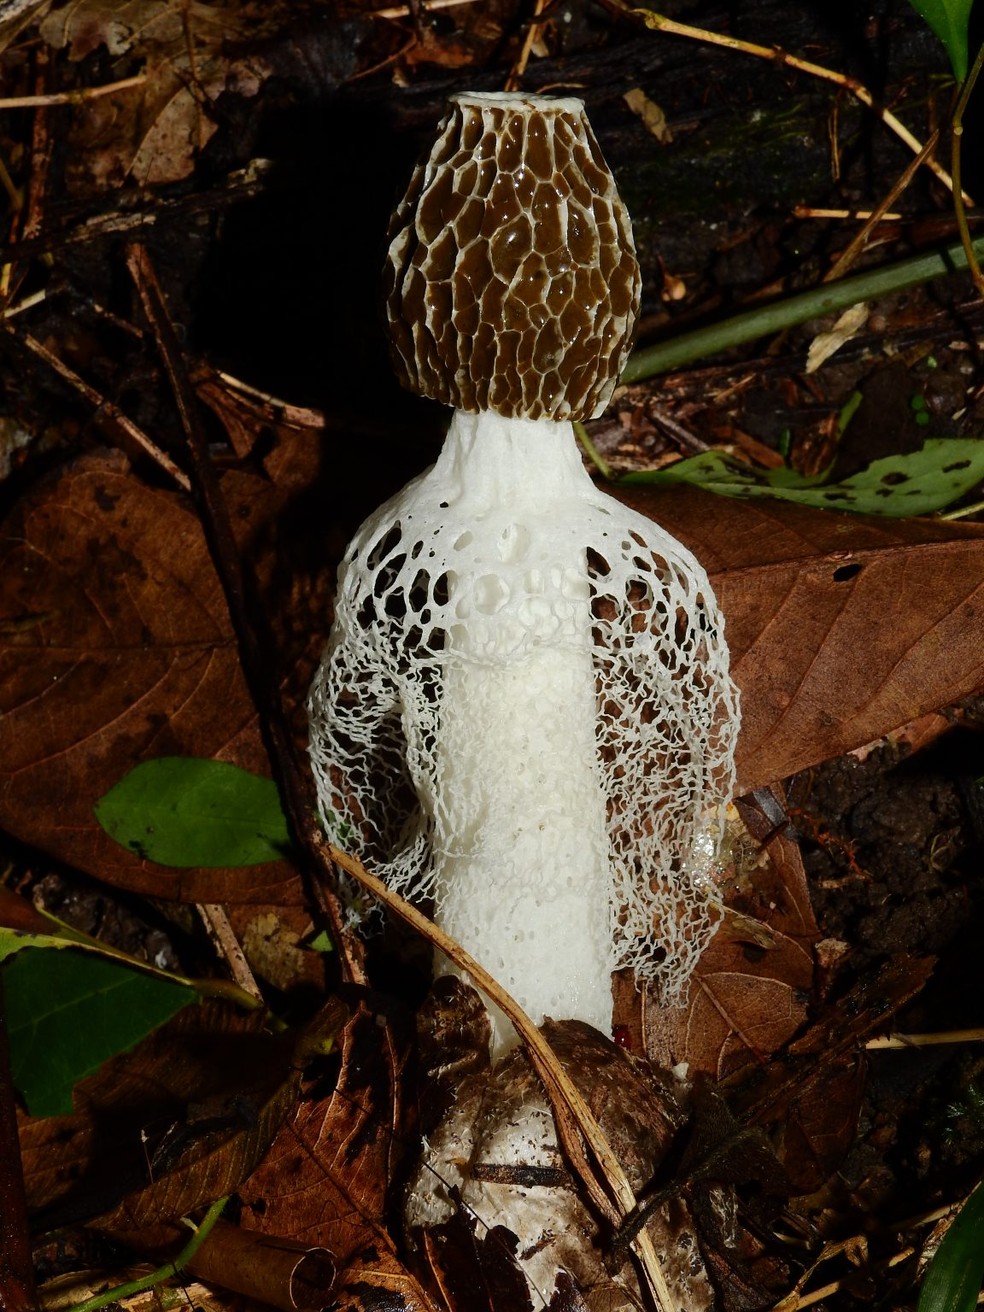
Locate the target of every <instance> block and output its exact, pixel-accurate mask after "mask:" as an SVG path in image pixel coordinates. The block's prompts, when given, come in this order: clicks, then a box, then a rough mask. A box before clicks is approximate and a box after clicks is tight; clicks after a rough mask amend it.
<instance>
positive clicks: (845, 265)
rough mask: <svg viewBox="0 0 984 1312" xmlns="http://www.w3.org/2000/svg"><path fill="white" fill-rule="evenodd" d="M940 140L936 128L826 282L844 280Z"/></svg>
mask: <svg viewBox="0 0 984 1312" xmlns="http://www.w3.org/2000/svg"><path fill="white" fill-rule="evenodd" d="M939 139H940V130H939V128H934V130H933V131H932V132H931V133H930V135H929V137H928V138H927V140H926V143H925V145H924V146H923V148H922V149H921V150H920V152H919V154H918V155H916V156H915V157H914V158H913V159H911V160H910V161H909V163H908V164H907V165H906V167H905V169H904V170H903V171H902V173H901V174H900V176H899V177H898V178H897V179H896V182H895V185H894V186H893V187H892V188H891V190H890V191H889V192H888V194H887V195H886V196H884V197H883V198H882V200H881V202H880V204H879V205H878V206H877V207H876V208H875V209H873V210H872V211H871V213H870V214H869V215H868V217H867V218H866V220H865V222H864V225H863V226H862V227H861V228H860V229H859V230H858V232H857V233H856V234H855V236H854V238H853V239H852V241H851V242H850V244H849V245H848V247H847V249H846V250H844V251H842V252H841V254H840V255H839V256H838V257H837V260H836V261H835V263H834V265H833V267H832V268H831V269H829V270H828V271H827V273H826V274H824V278H823V281H824V282H836V281H837V279H838V278H842V277H843V276H844V274H845V273H847V271H848V269H849V268H850V267H851V265H852V264H853V263H854V261H855V260H856V259H857V258H858V256H859V255H860V254H861V252H862V251H863V250H864V247H865V243H866V242H867V240H868V236H869V234H870V233H871V231H872V229H873V228H875V227H876V226H877V225H878V224H879V223H881V221H882V219H884V218H885V217H886V216H887V214H888V211H889V208H890V207H891V206H892V205H893V204H894V203H895V201H896V199H897V198H898V197H899V196H901V194H902V193H903V191H905V189H906V187H908V185H909V183H910V182H911V181H912V179H913V178H914V177H915V175H916V172H917V170H918V169H919V167H920V165H921V164H923V163H924V162H925V160H926V159H927V158H928V156H929V154H930V153H931V152H932V151H933V150H935V149H936V143H937V142H938V141H939ZM953 199H954V204H956V201H957V197H956V194H954V198H953Z"/></svg>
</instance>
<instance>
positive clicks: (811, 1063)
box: [725, 955, 933, 1193]
mask: <svg viewBox="0 0 984 1312" xmlns="http://www.w3.org/2000/svg"><path fill="white" fill-rule="evenodd" d="M932 969H933V962H932V960H930V959H925V958H924V959H915V958H911V957H906V956H904V955H900V956H897V957H894V958H892V959H891V960H890V961H887V962H885V964H884V965H882V966H881V967H880V968H879V970H878V971H877V972H875V973H873V974H871V975H868V976H866V977H864V978H862V979H861V980H859V982H858V983H857V984H856V985H855V986H854V988H852V989H851V991H850V992H849V993H848V994H847V995H846V996H845V997H843V998H841V999H840V1000H839V1001H838V1002H837V1003H836V1004H832V1005H830V1006H828V1007H827V1008H826V1009H825V1010H824V1012H823V1013H822V1014H821V1015H820V1016H819V1017H818V1019H817V1020H816V1021H815V1022H814V1023H813V1024H812V1025H811V1026H810V1027H809V1028H808V1029H807V1030H806V1031H805V1032H804V1033H803V1034H802V1035H801V1036H800V1037H799V1038H798V1039H796V1040H795V1042H793V1043H792V1044H790V1046H789V1048H788V1049H787V1051H786V1053H785V1059H784V1060H783V1061H781V1062H769V1063H766V1064H764V1065H761V1066H759V1067H757V1068H756V1069H754V1070H752V1071H751V1072H745V1073H743V1074H739V1075H738V1076H736V1077H734V1079H733V1080H732V1081H731V1083H733V1084H734V1085H735V1088H734V1089H733V1091H732V1092H731V1093H730V1095H729V1105H730V1107H731V1109H732V1111H733V1112H734V1114H735V1115H736V1117H737V1118H738V1119H739V1120H740V1121H741V1122H742V1123H743V1124H747V1125H752V1126H761V1127H763V1128H764V1129H767V1130H769V1132H770V1137H771V1139H772V1142H773V1143H774V1145H775V1147H776V1149H777V1152H778V1155H779V1159H780V1161H781V1162H782V1165H783V1167H784V1169H785V1171H786V1173H787V1175H788V1176H789V1179H790V1183H791V1185H792V1188H793V1191H794V1192H795V1193H809V1192H810V1191H812V1190H814V1189H816V1188H818V1187H819V1185H820V1184H821V1183H822V1182H823V1181H824V1180H825V1179H826V1178H827V1177H828V1176H829V1175H830V1172H831V1171H832V1170H834V1169H835V1168H836V1166H837V1164H838V1162H839V1161H840V1159H841V1158H842V1157H843V1154H844V1152H845V1151H846V1150H847V1148H848V1147H849V1145H850V1143H851V1141H852V1139H853V1137H854V1134H855V1132H856V1128H857V1115H858V1108H859V1105H860V1097H861V1091H862V1087H863V1083H864V1067H865V1059H864V1051H863V1048H864V1043H865V1040H866V1039H868V1038H869V1037H870V1036H871V1035H872V1034H873V1033H876V1032H878V1031H881V1030H884V1029H886V1028H888V1026H889V1025H890V1022H891V1018H892V1017H893V1016H894V1015H895V1014H896V1012H898V1011H899V1009H900V1008H901V1007H903V1006H905V1004H906V1003H907V1002H908V1001H910V999H912V998H913V997H915V996H916V994H917V993H919V992H920V990H921V989H922V988H923V987H924V986H925V984H926V981H927V979H928V978H929V975H930V973H931V971H932ZM725 1092H726V1093H727V1088H726V1090H725Z"/></svg>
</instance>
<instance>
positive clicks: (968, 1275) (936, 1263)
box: [917, 1185, 984, 1312]
mask: <svg viewBox="0 0 984 1312" xmlns="http://www.w3.org/2000/svg"><path fill="white" fill-rule="evenodd" d="M982 1281H984V1185H978V1186H977V1188H976V1189H975V1190H974V1192H973V1193H972V1194H971V1195H970V1197H969V1198H968V1199H967V1201H966V1202H965V1203H964V1205H963V1207H962V1208H961V1209H960V1211H959V1212H958V1213H957V1215H956V1217H955V1219H954V1220H953V1223H952V1224H951V1226H950V1228H949V1230H948V1231H947V1232H946V1234H945V1235H944V1236H943V1238H942V1240H941V1241H940V1246H939V1248H938V1249H937V1250H936V1254H935V1256H934V1257H933V1260H932V1261H931V1262H930V1264H929V1266H928V1267H927V1268H926V1275H925V1277H924V1278H923V1283H922V1289H921V1290H920V1291H919V1304H918V1308H917V1312H974V1308H976V1306H977V1296H978V1294H979V1293H980V1292H981V1283H982Z"/></svg>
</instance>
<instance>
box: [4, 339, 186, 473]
mask: <svg viewBox="0 0 984 1312" xmlns="http://www.w3.org/2000/svg"><path fill="white" fill-rule="evenodd" d="M0 331H3V332H6V333H7V334H8V335H9V336H10V337H11V338H13V340H14V341H16V342H20V343H21V344H22V345H23V346H26V347H27V349H28V350H29V351H32V352H33V353H34V354H35V355H36V356H37V357H38V358H39V359H41V360H43V361H44V362H45V364H46V365H48V366H49V367H50V368H51V369H53V370H54V371H55V373H56V374H58V376H59V378H63V379H64V380H65V382H66V383H68V384H69V386H70V387H72V388H73V389H74V390H75V391H76V392H78V394H79V395H80V396H81V397H83V398H84V399H85V400H86V401H88V402H89V404H90V405H92V406H93V407H94V408H95V410H96V412H97V418H100V419H103V420H108V421H109V424H110V426H111V427H112V428H115V429H117V430H118V431H119V432H121V433H123V434H124V435H125V436H126V437H128V438H129V439H130V440H131V441H132V442H134V443H136V445H137V446H138V447H139V448H140V450H141V451H143V452H144V453H145V454H146V455H148V456H149V457H150V458H151V460H153V461H154V463H155V464H157V465H159V466H160V468H161V469H163V470H164V472H165V473H167V474H169V475H170V477H171V478H173V479H174V481H175V483H177V485H178V487H180V488H181V489H182V490H183V491H185V492H190V491H191V482H190V480H189V478H188V475H187V474H186V473H185V472H184V471H183V470H181V469H179V468H178V466H177V465H176V464H175V463H174V461H173V460H172V459H171V457H170V456H169V455H167V453H166V452H164V451H162V450H161V449H160V447H159V446H157V445H156V443H154V442H152V441H151V440H150V438H149V437H148V436H147V434H146V433H145V432H144V431H143V429H141V428H138V427H137V425H136V424H135V423H134V422H133V420H132V419H130V418H129V417H128V416H127V415H125V414H124V413H123V411H122V410H121V409H120V408H119V406H117V405H114V404H113V402H112V401H109V400H107V399H106V397H104V396H102V395H101V394H100V393H99V392H97V391H96V389H95V388H94V387H90V385H89V384H88V383H87V382H86V381H85V379H84V378H80V377H79V375H78V374H77V373H76V372H75V370H74V369H70V368H69V366H68V365H67V364H65V362H64V361H63V360H59V358H58V356H57V355H55V354H54V352H53V351H49V350H48V348H47V347H46V346H43V345H42V344H41V342H39V341H38V340H37V338H36V337H32V336H31V334H30V333H22V332H18V331H17V329H16V328H15V327H14V325H13V324H7V323H5V322H3V320H2V319H0Z"/></svg>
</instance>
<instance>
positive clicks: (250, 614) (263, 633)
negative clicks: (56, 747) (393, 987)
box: [127, 242, 364, 983]
mask: <svg viewBox="0 0 984 1312" xmlns="http://www.w3.org/2000/svg"><path fill="white" fill-rule="evenodd" d="M127 267H128V268H129V270H130V275H131V277H132V278H133V281H134V284H135V286H136V288H137V293H138V295H139V297H140V301H141V304H142V305H143V309H144V313H145V314H146V316H147V319H148V321H149V322H150V325H151V328H152V329H153V332H154V336H155V338H156V341H157V349H158V352H159V354H160V357H161V362H162V364H163V366H164V372H165V373H166V375H167V378H168V382H169V383H170V386H171V391H172V394H173V396H174V400H175V404H176V406H177V410H178V416H179V418H180V420H181V426H182V428H183V429H184V433H185V438H186V441H187V443H188V453H189V457H190V459H191V465H192V470H193V472H194V476H195V484H196V488H195V490H196V493H197V496H198V503H199V513H200V514H201V518H202V526H203V528H204V530H205V535H206V538H207V539H208V542H209V546H210V548H211V552H212V560H213V563H214V565H215V570H216V573H217V574H218V576H219V579H220V581H221V583H222V587H223V591H224V592H225V596H226V602H227V604H228V607H229V613H230V616H231V618H232V623H233V627H234V628H235V631H236V637H237V640H238V642H239V652H240V660H241V664H242V669H243V674H244V676H245V679H246V684H247V687H248V688H249V691H250V695H251V696H252V698H253V702H254V704H255V706H256V709H257V711H258V712H259V717H260V727H261V731H262V732H263V735H264V738H265V740H266V746H267V752H268V755H269V758H270V764H271V766H272V768H273V772H274V776H275V777H276V779H277V783H278V786H279V789H280V795H281V800H282V802H283V805H284V810H285V812H286V815H287V817H288V819H289V821H290V823H291V827H292V829H293V832H294V835H295V837H296V838H297V839H298V840H299V844H300V848H299V862H298V864H299V869H300V871H301V875H302V877H303V878H304V879H305V882H306V884H307V887H308V893H309V895H310V897H311V899H312V901H313V903H314V905H315V906H317V907H319V908H320V910H321V912H322V914H323V915H324V917H325V919H326V921H327V923H328V927H329V930H330V933H331V935H332V938H333V940H334V944H335V949H336V951H337V953H338V959H339V962H340V964H341V967H342V971H343V974H344V975H345V976H346V978H348V979H350V980H352V981H354V982H356V983H363V982H364V976H363V973H362V970H361V966H360V964H359V963H358V962H357V961H356V960H355V958H354V956H353V955H352V953H351V951H350V949H349V944H348V941H347V936H346V935H344V934H343V932H342V923H343V922H342V912H341V906H340V903H339V900H338V897H337V895H336V894H335V893H334V891H333V890H331V889H330V888H329V887H325V886H323V885H322V883H321V882H320V880H319V879H317V878H315V870H314V866H315V865H316V864H317V863H316V862H315V861H314V860H312V859H311V858H312V852H311V844H310V836H311V833H312V830H313V829H315V828H316V821H315V819H314V814H313V811H312V809H311V807H310V806H309V804H308V797H307V794H306V792H305V789H304V786H303V783H302V781H301V776H300V772H299V770H298V767H297V763H296V761H295V759H294V751H293V744H292V740H291V734H290V730H289V728H288V724H287V717H286V714H285V712H284V708H283V704H282V702H281V700H280V692H279V688H278V687H277V683H276V680H275V678H274V677H273V669H274V665H275V662H274V660H273V658H272V655H271V653H270V652H269V650H268V648H267V634H268V623H267V618H266V616H265V615H264V614H262V613H261V611H260V608H259V606H258V603H257V599H256V597H255V594H254V591H253V589H252V588H251V587H250V585H249V583H248V582H247V579H246V574H245V571H244V569H243V563H242V559H241V557H240V554H239V547H238V545H237V543H236V538H235V534H234V533H233V531H232V523H231V521H230V519H229V511H228V507H227V506H226V503H225V498H224V497H223V495H222V489H221V487H220V486H219V478H218V474H217V473H216V470H215V466H214V465H213V464H212V460H211V457H210V456H209V449H208V437H207V434H206V432H205V428H204V423H203V420H202V414H201V409H200V405H199V400H198V397H197V396H196V394H195V391H194V388H193V387H192V384H191V380H190V378H189V377H188V371H187V369H186V368H185V364H184V358H183V356H182V353H181V347H180V345H179V343H178V339H177V335H176V333H175V331H174V325H173V324H172V322H171V317H170V314H169V312H168V309H167V304H166V302H165V300H164V293H163V292H162V290H161V287H160V284H159V283H158V281H157V275H156V274H155V272H154V268H153V265H152V264H151V261H150V257H149V255H148V253H147V251H146V250H145V248H144V247H143V246H141V245H140V244H139V243H137V242H134V243H132V244H131V245H130V246H129V247H128V250H127Z"/></svg>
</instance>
